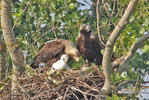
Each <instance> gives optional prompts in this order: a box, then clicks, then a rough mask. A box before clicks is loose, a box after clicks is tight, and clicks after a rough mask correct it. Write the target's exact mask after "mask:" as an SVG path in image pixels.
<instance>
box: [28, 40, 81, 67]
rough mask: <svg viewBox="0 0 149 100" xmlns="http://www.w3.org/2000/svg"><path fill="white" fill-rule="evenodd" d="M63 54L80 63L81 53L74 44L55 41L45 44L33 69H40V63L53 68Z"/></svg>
mask: <svg viewBox="0 0 149 100" xmlns="http://www.w3.org/2000/svg"><path fill="white" fill-rule="evenodd" d="M62 54H67V55H68V56H69V57H70V58H73V59H75V60H76V61H79V56H80V53H79V51H78V49H77V47H76V45H75V44H74V43H73V42H71V41H69V40H64V39H55V40H51V41H48V42H46V43H44V44H43V46H42V47H41V49H40V50H39V53H38V54H37V55H36V56H35V58H34V62H33V63H32V64H31V65H30V66H31V67H32V68H38V65H39V64H40V63H44V64H45V66H47V67H51V66H52V64H53V63H54V62H56V61H57V60H59V59H60V57H61V55H62Z"/></svg>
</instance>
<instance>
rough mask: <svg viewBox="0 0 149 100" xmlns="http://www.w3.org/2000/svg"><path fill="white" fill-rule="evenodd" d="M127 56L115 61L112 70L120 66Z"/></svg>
mask: <svg viewBox="0 0 149 100" xmlns="http://www.w3.org/2000/svg"><path fill="white" fill-rule="evenodd" d="M124 58H125V56H121V57H120V58H118V59H116V60H114V61H113V62H112V63H111V65H112V68H114V67H116V66H118V65H119V64H120V63H121V62H122V61H123V60H124Z"/></svg>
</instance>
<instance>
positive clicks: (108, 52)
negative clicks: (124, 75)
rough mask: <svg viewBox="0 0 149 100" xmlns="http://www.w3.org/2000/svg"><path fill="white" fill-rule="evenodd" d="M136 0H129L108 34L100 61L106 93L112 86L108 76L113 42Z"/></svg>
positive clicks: (103, 89) (110, 68)
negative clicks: (122, 13) (117, 21)
mask: <svg viewBox="0 0 149 100" xmlns="http://www.w3.org/2000/svg"><path fill="white" fill-rule="evenodd" d="M137 1H138V0H131V1H130V2H129V4H128V7H127V9H126V11H125V13H124V15H123V16H122V18H121V19H120V21H119V23H118V24H117V25H116V27H115V29H114V30H113V32H112V33H111V35H110V37H109V39H108V41H107V43H106V47H105V52H104V55H103V62H102V65H103V72H104V75H105V83H104V86H103V88H102V91H103V92H105V93H106V94H109V93H110V91H111V86H112V82H111V78H110V76H111V75H112V65H111V57H112V53H113V47H114V43H115V42H116V40H117V38H118V37H119V35H120V34H121V31H122V30H123V28H124V27H125V26H126V24H127V23H128V20H129V18H130V15H131V14H132V11H133V9H134V6H135V4H136V2H137Z"/></svg>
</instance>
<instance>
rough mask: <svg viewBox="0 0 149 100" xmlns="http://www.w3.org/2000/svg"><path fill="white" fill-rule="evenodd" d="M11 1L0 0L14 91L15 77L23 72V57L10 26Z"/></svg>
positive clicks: (3, 30) (2, 25) (2, 26)
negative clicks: (11, 66)
mask: <svg viewBox="0 0 149 100" xmlns="http://www.w3.org/2000/svg"><path fill="white" fill-rule="evenodd" d="M10 16H11V0H1V28H2V32H3V36H4V40H5V44H6V46H7V48H8V52H9V54H10V57H11V61H12V65H13V72H12V73H13V79H12V90H15V87H16V83H17V77H18V76H19V75H21V73H23V72H24V68H25V67H24V65H25V64H24V56H23V53H22V51H21V49H20V48H19V46H18V44H17V42H16V39H15V35H14V32H13V29H12V25H11V18H10Z"/></svg>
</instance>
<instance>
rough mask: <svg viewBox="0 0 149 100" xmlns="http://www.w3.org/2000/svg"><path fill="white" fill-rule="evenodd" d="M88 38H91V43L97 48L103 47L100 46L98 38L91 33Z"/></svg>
mask: <svg viewBox="0 0 149 100" xmlns="http://www.w3.org/2000/svg"><path fill="white" fill-rule="evenodd" d="M90 39H91V41H92V43H93V44H92V45H93V46H95V47H96V48H97V49H98V50H101V49H103V47H102V45H101V44H100V42H99V39H98V37H97V36H95V35H93V34H91V36H90Z"/></svg>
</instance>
